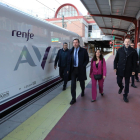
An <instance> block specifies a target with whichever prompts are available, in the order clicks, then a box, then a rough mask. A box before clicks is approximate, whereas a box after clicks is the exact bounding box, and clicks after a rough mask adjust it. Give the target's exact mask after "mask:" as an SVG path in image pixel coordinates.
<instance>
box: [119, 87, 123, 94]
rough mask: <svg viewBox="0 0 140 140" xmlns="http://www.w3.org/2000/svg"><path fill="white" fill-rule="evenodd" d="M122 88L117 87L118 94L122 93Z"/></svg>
mask: <svg viewBox="0 0 140 140" xmlns="http://www.w3.org/2000/svg"><path fill="white" fill-rule="evenodd" d="M123 88H124V86H123ZM123 88H120V89H119V91H118V93H119V94H121V93H122V90H123Z"/></svg>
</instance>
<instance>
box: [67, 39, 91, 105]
mask: <svg viewBox="0 0 140 140" xmlns="http://www.w3.org/2000/svg"><path fill="white" fill-rule="evenodd" d="M88 62H89V56H88V53H87V50H86V49H84V48H82V47H81V46H80V41H79V39H74V40H73V47H72V49H71V50H70V51H69V56H68V73H69V74H70V75H71V95H72V100H71V102H70V104H71V105H72V104H74V103H75V102H76V80H78V81H79V82H80V86H81V89H82V93H81V97H83V96H84V90H85V80H87V76H86V65H87V64H88Z"/></svg>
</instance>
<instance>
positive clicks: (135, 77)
mask: <svg viewBox="0 0 140 140" xmlns="http://www.w3.org/2000/svg"><path fill="white" fill-rule="evenodd" d="M138 69H139V67H138V66H137V69H136V72H135V75H132V76H131V80H132V85H133V84H135V79H136V80H139V77H138Z"/></svg>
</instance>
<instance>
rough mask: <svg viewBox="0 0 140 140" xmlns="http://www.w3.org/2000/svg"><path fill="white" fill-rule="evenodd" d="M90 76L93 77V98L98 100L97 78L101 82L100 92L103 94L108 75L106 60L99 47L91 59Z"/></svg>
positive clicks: (93, 100)
mask: <svg viewBox="0 0 140 140" xmlns="http://www.w3.org/2000/svg"><path fill="white" fill-rule="evenodd" d="M89 77H90V78H91V79H92V100H91V102H95V101H96V96H97V80H98V84H99V92H100V94H101V96H103V94H104V93H103V83H104V79H105V77H106V62H105V59H104V58H103V55H102V54H101V52H100V50H99V49H97V50H96V51H95V54H94V56H93V58H92V60H91V67H90V74H89Z"/></svg>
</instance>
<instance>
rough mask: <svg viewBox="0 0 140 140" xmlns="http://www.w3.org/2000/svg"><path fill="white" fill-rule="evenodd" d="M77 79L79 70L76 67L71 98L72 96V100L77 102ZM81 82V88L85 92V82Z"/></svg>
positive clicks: (73, 74)
mask: <svg viewBox="0 0 140 140" xmlns="http://www.w3.org/2000/svg"><path fill="white" fill-rule="evenodd" d="M77 77H78V68H77V67H74V68H73V71H72V74H71V96H72V100H76V81H77ZM79 82H80V86H81V90H82V92H84V90H85V81H84V80H82V81H79Z"/></svg>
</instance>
